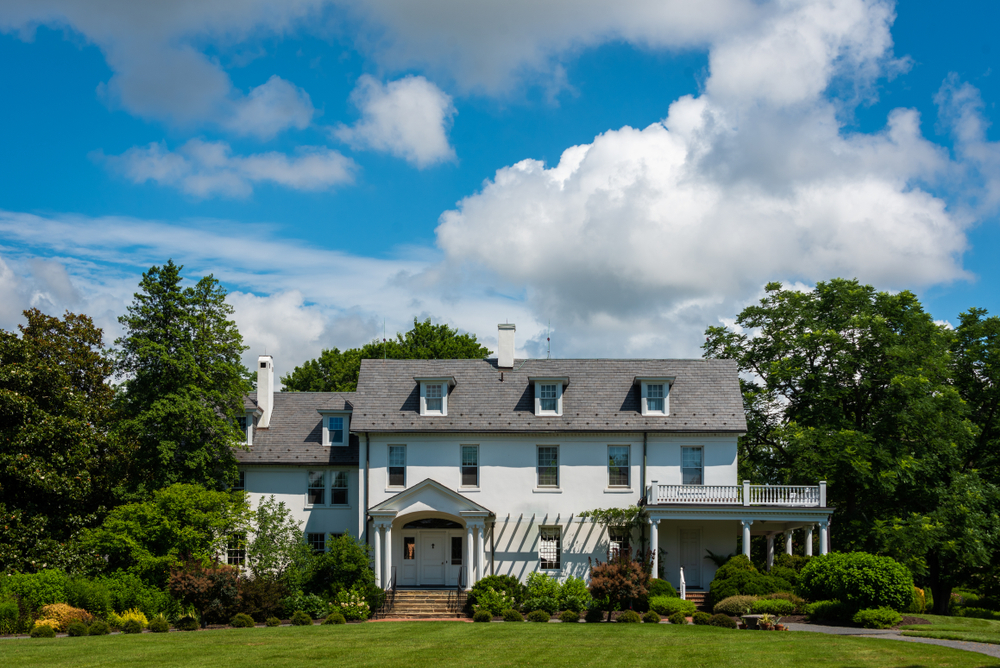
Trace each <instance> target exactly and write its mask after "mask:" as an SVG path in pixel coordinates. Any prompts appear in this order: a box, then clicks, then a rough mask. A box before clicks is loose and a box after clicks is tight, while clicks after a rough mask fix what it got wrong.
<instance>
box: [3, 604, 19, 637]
mask: <svg viewBox="0 0 1000 668" xmlns="http://www.w3.org/2000/svg"><path fill="white" fill-rule="evenodd" d="M20 618H21V609H20V606H18V605H17V599H13V598H9V599H7V600H5V601H0V634H10V633H17V627H18V621H19V620H20Z"/></svg>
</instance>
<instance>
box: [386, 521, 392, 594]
mask: <svg viewBox="0 0 1000 668" xmlns="http://www.w3.org/2000/svg"><path fill="white" fill-rule="evenodd" d="M385 582H386V585H387V586H389V587H391V586H392V585H393V582H392V524H387V525H385Z"/></svg>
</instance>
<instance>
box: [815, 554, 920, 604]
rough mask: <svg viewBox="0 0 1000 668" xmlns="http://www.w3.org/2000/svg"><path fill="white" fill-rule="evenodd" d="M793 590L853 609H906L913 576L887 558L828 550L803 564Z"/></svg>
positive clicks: (818, 599) (816, 599)
mask: <svg viewBox="0 0 1000 668" xmlns="http://www.w3.org/2000/svg"><path fill="white" fill-rule="evenodd" d="M795 591H796V593H797V594H799V595H800V596H803V597H805V598H807V599H810V600H813V601H821V600H838V601H840V602H841V603H843V604H844V605H846V606H847V607H849V608H851V609H852V610H853V611H855V612H856V611H858V610H862V609H867V608H892V609H893V610H897V611H898V610H908V609H909V607H910V605H911V604H912V603H913V577H912V576H911V575H910V572H909V571H908V570H906V567H905V566H903V565H902V564H900V563H898V562H897V561H896V560H895V559H892V558H891V557H879V556H876V555H874V554H868V553H867V552H847V553H842V552H831V553H829V554H824V555H821V556H818V557H813V558H812V559H811V560H810V561H809V563H808V564H806V566H805V567H804V568H803V569H802V572H801V573H800V574H799V582H798V586H797V587H796V590H795Z"/></svg>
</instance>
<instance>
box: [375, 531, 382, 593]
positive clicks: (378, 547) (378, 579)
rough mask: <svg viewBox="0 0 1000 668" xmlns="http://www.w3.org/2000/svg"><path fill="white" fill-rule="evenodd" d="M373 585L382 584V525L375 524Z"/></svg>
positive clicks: (378, 585)
mask: <svg viewBox="0 0 1000 668" xmlns="http://www.w3.org/2000/svg"><path fill="white" fill-rule="evenodd" d="M374 538H375V586H376V587H381V586H382V527H381V525H379V524H376V525H375V535H374Z"/></svg>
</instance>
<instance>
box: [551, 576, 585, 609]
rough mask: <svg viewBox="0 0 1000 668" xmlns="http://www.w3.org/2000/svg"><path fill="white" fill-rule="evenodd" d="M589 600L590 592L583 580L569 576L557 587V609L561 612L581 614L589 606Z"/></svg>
mask: <svg viewBox="0 0 1000 668" xmlns="http://www.w3.org/2000/svg"><path fill="white" fill-rule="evenodd" d="M591 600H592V597H591V595H590V590H589V589H588V588H587V583H586V581H585V580H584V579H583V578H578V577H575V576H573V575H571V576H569V577H568V578H566V581H565V582H563V583H562V586H561V587H559V608H560V609H562V610H573V611H574V612H583V611H584V610H586V609H587V608H588V607H589V606H590V602H591Z"/></svg>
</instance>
